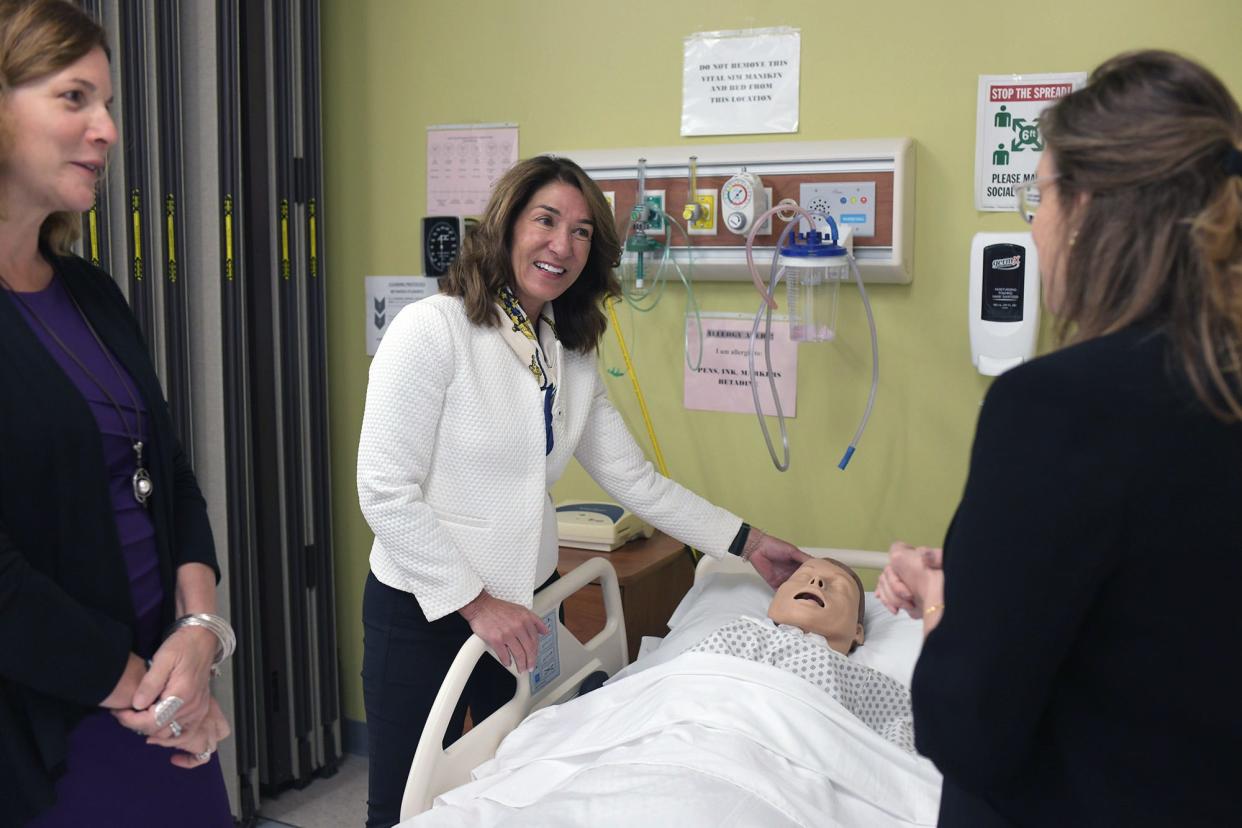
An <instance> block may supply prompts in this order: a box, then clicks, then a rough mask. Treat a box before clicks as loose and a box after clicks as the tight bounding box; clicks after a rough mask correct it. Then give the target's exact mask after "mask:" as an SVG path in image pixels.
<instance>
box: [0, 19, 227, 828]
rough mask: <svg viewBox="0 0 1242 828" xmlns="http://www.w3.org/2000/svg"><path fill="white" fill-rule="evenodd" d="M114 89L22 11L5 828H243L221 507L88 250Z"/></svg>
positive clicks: (8, 180)
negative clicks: (224, 681) (222, 670)
mask: <svg viewBox="0 0 1242 828" xmlns="http://www.w3.org/2000/svg"><path fill="white" fill-rule="evenodd" d="M109 74H110V73H109V66H108V57H107V52H106V49H105V46H104V37H103V31H102V30H101V29H100V28H99V26H98V25H96V24H95V23H94V22H93V21H92V20H90V18H88V17H87V16H85V15H84V14H83V13H82V12H81V10H79V9H78V8H77V7H76V6H74V5H73V4H71V3H68V2H63V0H0V641H2V642H3V644H2V645H0V826H10V825H12V826H16V825H26V824H29V825H35V826H39V828H48V827H49V826H60V825H99V826H107V825H127V826H131V825H152V826H155V825H160V826H163V825H174V824H175V825H201V826H226V825H231V818H230V816H229V811H228V802H227V797H226V796H225V793H224V785H223V779H222V776H221V773H220V768H219V762H218V759H217V758H216V756H215V754H214V751H215V747H216V745H217V744H218V743H219V741H220V740H221V739H223V738H225V737H226V736H227V735H228V732H229V728H228V724H227V722H226V721H225V720H224V717H223V716H222V715H221V713H220V710H219V708H218V707H217V706H216V704H215V702H214V701H213V700H212V698H211V693H210V684H209V682H210V676H211V671H212V669H213V667H214V666H215V664H218V663H219V661H220V660H222V659H223V658H225V657H227V655H228V654H229V652H231V649H232V646H233V639H232V632H231V630H230V629H229V628H228V625H227V623H226V622H224V620H223V619H221V618H219V617H218V616H216V615H214V612H215V586H216V581H217V579H218V570H217V568H216V559H215V551H214V546H213V541H212V536H211V529H210V527H209V526H208V522H207V514H206V509H205V504H204V503H203V498H202V495H201V494H200V492H199V489H198V486H197V484H196V483H195V480H194V475H193V472H192V471H191V470H190V468H189V466H188V465H187V463H186V460H185V458H184V456H183V454H182V452H181V449H180V446H179V445H178V442H177V437H176V435H175V432H174V431H173V426H172V423H171V420H170V417H169V415H168V412H167V405H166V403H165V401H164V399H163V396H162V392H161V390H160V385H159V381H158V379H157V378H156V376H155V372H154V370H153V368H152V366H151V362H150V359H149V357H148V355H147V353H146V350H145V346H144V344H143V338H142V336H141V334H140V332H139V330H138V328H137V326H136V324H135V323H134V320H133V317H132V316H131V315H130V313H129V309H128V307H127V305H126V303H125V301H124V298H123V297H122V296H121V294H120V292H119V291H118V290H117V288H116V286H115V284H114V283H113V282H112V280H111V279H110V278H109V277H108V275H107V274H105V273H104V272H102V271H100V270H99V269H97V268H93V267H91V266H90V265H88V264H86V263H85V262H84V261H82V260H81V259H79V258H76V257H74V256H71V255H68V254H67V252H66V251H67V247H68V244H69V243H70V242H71V241H72V238H73V232H74V228H75V227H76V226H78V223H79V218H78V215H77V213H79V212H81V211H83V210H85V209H87V208H89V207H90V206H91V204H92V203H93V201H94V192H95V185H96V182H97V179H98V178H99V176H100V175H101V173H102V171H103V169H104V163H105V160H106V157H107V153H108V150H109V148H110V147H111V146H112V144H113V143H115V141H116V138H117V134H116V128H115V126H114V125H113V123H112V119H111V117H110V115H109V113H108V108H107V107H108V105H109V103H110V101H111V95H112V93H111V82H110V78H109ZM166 631H167V632H166Z"/></svg>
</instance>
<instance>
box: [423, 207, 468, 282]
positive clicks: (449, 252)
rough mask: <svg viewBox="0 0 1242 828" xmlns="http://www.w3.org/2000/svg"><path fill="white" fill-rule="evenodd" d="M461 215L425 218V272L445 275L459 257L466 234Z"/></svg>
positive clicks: (433, 274)
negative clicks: (458, 253)
mask: <svg viewBox="0 0 1242 828" xmlns="http://www.w3.org/2000/svg"><path fill="white" fill-rule="evenodd" d="M465 231H466V220H465V219H463V218H461V217H460V216H427V217H426V218H424V219H423V274H424V275H426V276H443V275H444V274H446V273H448V270H449V265H451V264H452V263H453V260H454V259H456V258H457V252H458V251H459V250H460V249H461V241H462V239H463V238H464V237H465V234H466V232H465Z"/></svg>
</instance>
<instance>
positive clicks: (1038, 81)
mask: <svg viewBox="0 0 1242 828" xmlns="http://www.w3.org/2000/svg"><path fill="white" fill-rule="evenodd" d="M1086 81H1087V74H1086V73H1085V72H1067V73H1063V74H1043V75H980V76H979V102H978V107H977V112H978V125H977V131H976V137H975V209H976V210H988V211H1000V210H1013V209H1016V208H1017V204H1016V202H1015V197H1014V185H1016V184H1021V183H1022V182H1023V181H1026V180H1027V179H1029V178H1034V177H1035V167H1036V165H1037V164H1039V157H1040V155H1042V154H1043V151H1044V138H1043V133H1041V132H1040V130H1039V118H1040V115H1041V114H1042V113H1043V111H1044V110H1045V109H1047V108H1048V106H1049V105H1051V104H1052V103H1053V102H1055V101H1056V100H1057V99H1058V98H1060V97H1062V96H1064V95H1068V94H1069V93H1070V92H1072V91H1073V90H1075V89H1078V88H1080V87H1081V86H1082V85H1083V84H1084V83H1086Z"/></svg>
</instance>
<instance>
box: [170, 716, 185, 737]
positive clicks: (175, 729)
mask: <svg viewBox="0 0 1242 828" xmlns="http://www.w3.org/2000/svg"><path fill="white" fill-rule="evenodd" d="M168 729H169V730H171V731H172V737H173V738H174V739H180V738H181V733H182V729H181V725H180V724H178V723H177V720H176V719H173V720H172V721H171V722H169V723H168Z"/></svg>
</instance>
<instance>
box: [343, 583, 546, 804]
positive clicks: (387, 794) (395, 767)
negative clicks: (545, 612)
mask: <svg viewBox="0 0 1242 828" xmlns="http://www.w3.org/2000/svg"><path fill="white" fill-rule="evenodd" d="M556 578H557V575H556V573H553V574H552V577H551V578H550V579H548V581H547V583H545V584H543V586H547V585H548V584H550V583H552V582H553V581H555V580H556ZM543 586H541V587H540V589H542V588H543ZM362 628H363V655H362V693H363V703H364V705H365V706H366V712H367V742H368V750H369V754H370V777H369V779H368V780H367V828H388V826H391V825H394V824H395V823H396V822H397V821H398V819H399V816H400V813H401V798H402V796H403V795H404V794H405V782H406V779H407V777H408V776H409V774H410V764H411V763H412V762H413V761H414V752H415V750H416V749H417V748H418V740H419V738H420V737H421V736H422V732H423V726H424V725H425V724H426V722H427V716H428V715H429V714H430V713H431V705H432V704H433V703H434V702H435V700H436V694H437V693H439V692H440V685H441V684H442V683H443V682H444V677H445V676H446V675H448V671H449V667H451V666H452V664H453V659H454V658H456V657H457V652H458V651H459V650H460V649H461V646H462V645H463V644H465V643H466V639H468V638H469V637H470V625H469V624H467V623H466V619H464V618H462V617H461V615H460V614H458V613H456V612H451V613H449V614H448V615H446V616H444V617H443V618H438V619H436V620H435V621H428V620H427V616H426V615H424V614H423V611H422V608H421V607H420V606H419V605H418V599H416V598H415V597H414V596H413V595H412V594H410V593H408V592H403V591H402V590H399V589H393V588H392V587H390V586H386V585H384V584H382V583H380V582H379V580H378V579H376V577H375V575H373V574H371V573H368V574H367V583H366V588H365V589H364V590H363V596H362ZM515 689H516V685H515V684H514V680H513V676H511V675H509V672H508V671H507V670H505V668H503V667H501V666H500V664H499V663H498V662H497V661H496V659H494V658H492V657H490V656H484V657H483V658H481V659H479V663H478V665H477V666H476V667H475V669H474V672H473V673H472V674H471V675H470V679H469V681H468V682H467V683H466V688H465V691H464V692H463V693H462V698H461V701H460V702H459V703H458V705H457V709H456V710H454V712H453V718H452V720H451V721H450V722H449V726H448V730H447V731H446V732H445V734H444V746H445V747H448V746H449V745H451V744H452V743H453V742H455V741H457V739H458V738H459V737H460V736H461V732H462V728H463V726H464V724H465V717H466V708H467V706H469V708H470V718H471V720H472V721H474V722H481V721H483V720H484V719H486V718H487V717H488V716H490V715H491V714H492V713H493V712H495V711H496V710H497V709H498V708H499V707H500V706H501V705H503V704H504V703H505V702H507V701H508V700H509V699H511V698H513V693H514V691H515Z"/></svg>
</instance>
